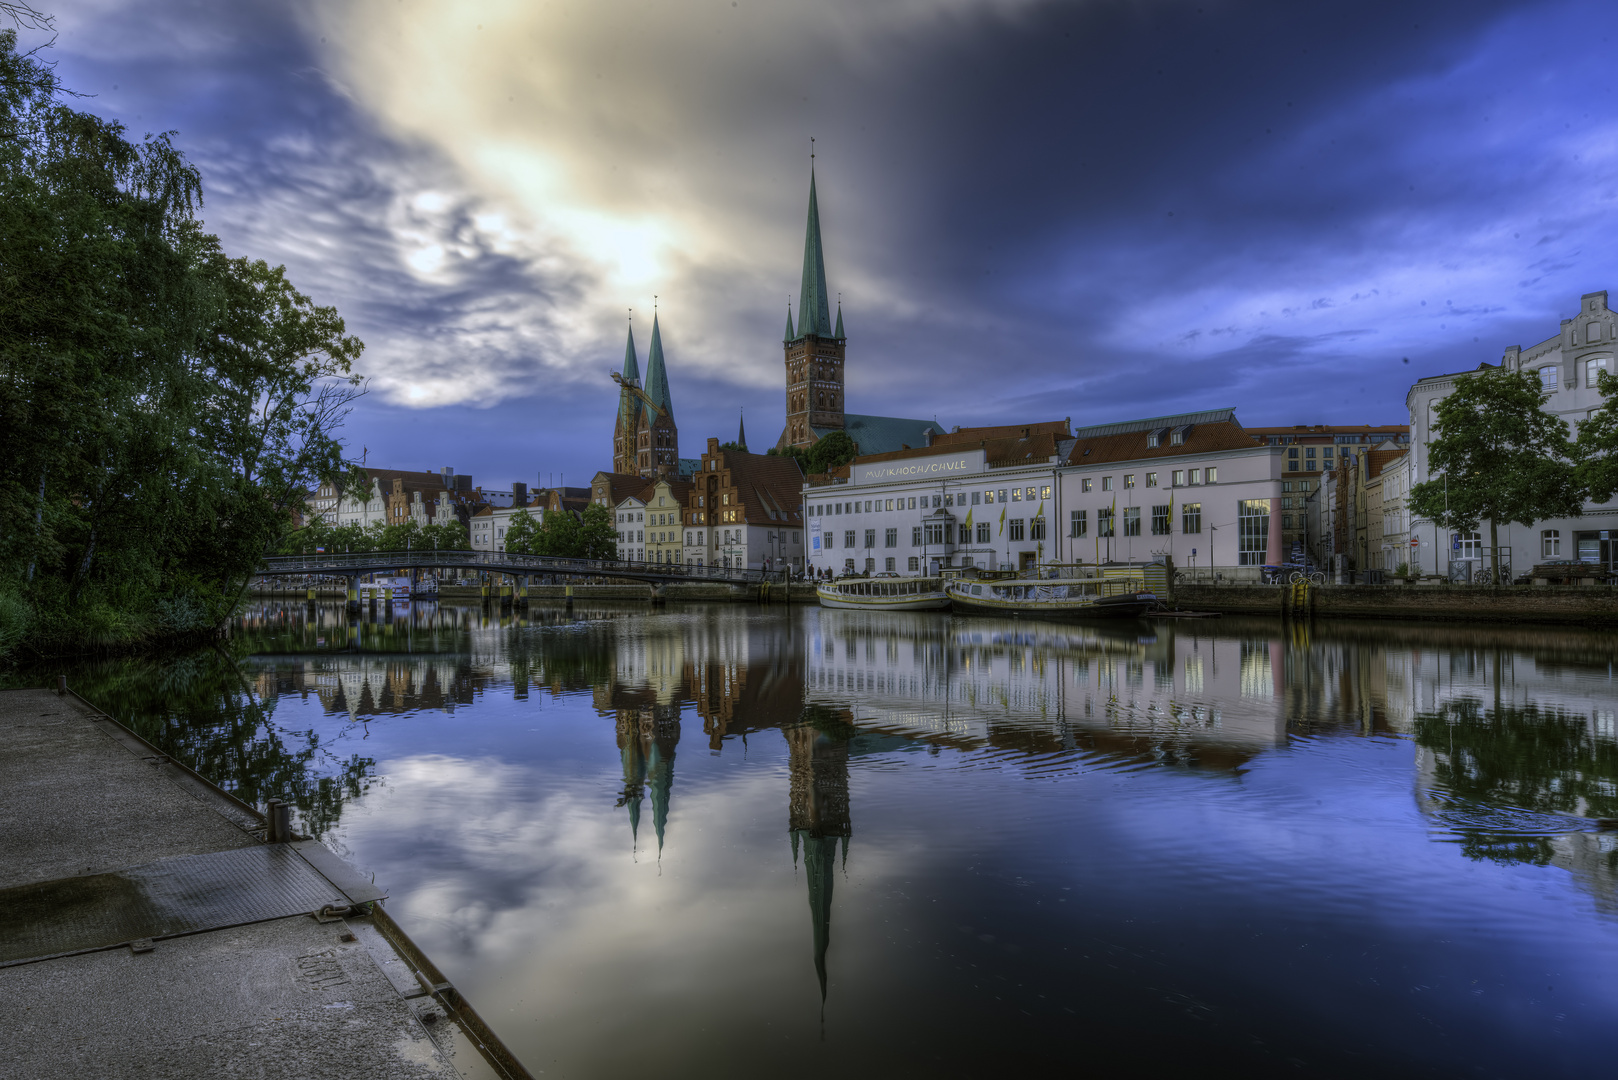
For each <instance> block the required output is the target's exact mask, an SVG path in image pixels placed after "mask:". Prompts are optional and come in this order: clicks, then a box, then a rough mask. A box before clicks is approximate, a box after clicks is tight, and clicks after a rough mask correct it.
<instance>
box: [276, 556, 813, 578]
mask: <svg viewBox="0 0 1618 1080" xmlns="http://www.w3.org/2000/svg"><path fill="white" fill-rule="evenodd" d="M402 568H410V569H439V570H487V571H490V572H493V573H503V574H563V575H566V576H569V577H629V578H639V579H642V580H644V579H663V580H688V581H708V582H735V583H738V584H758V583H759V582H763V581H778V580H780V578H781V576H782V572H781V571H764V570H752V569H747V568H744V567H733V566H699V565H696V564H695V563H645V562H630V561H628V560H625V559H568V558H559V557H556V556H553V555H517V554H513V553H508V552H503V551H439V550H431V549H429V550H414V549H413V550H409V551H366V552H348V553H341V554H337V553H333V554H319V555H276V556H271V557H269V558H266V559H265V560H264V561H263V563H262V564H261V565H260V567H259V573H260V574H348V573H373V572H376V571H381V570H388V569H402Z"/></svg>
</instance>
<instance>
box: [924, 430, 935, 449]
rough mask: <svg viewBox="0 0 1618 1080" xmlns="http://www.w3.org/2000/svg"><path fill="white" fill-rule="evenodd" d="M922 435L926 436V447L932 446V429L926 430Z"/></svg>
mask: <svg viewBox="0 0 1618 1080" xmlns="http://www.w3.org/2000/svg"><path fill="white" fill-rule="evenodd" d="M924 434H926V436H927V445H928V446H931V445H933V429H932V428H927V429H926V431H925V433H924Z"/></svg>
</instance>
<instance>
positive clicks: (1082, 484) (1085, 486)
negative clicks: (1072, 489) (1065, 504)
mask: <svg viewBox="0 0 1618 1080" xmlns="http://www.w3.org/2000/svg"><path fill="white" fill-rule="evenodd" d="M1079 490H1080V491H1089V490H1090V478H1089V477H1088V476H1086V477H1085V478H1084V479H1083V480H1080V481H1079Z"/></svg>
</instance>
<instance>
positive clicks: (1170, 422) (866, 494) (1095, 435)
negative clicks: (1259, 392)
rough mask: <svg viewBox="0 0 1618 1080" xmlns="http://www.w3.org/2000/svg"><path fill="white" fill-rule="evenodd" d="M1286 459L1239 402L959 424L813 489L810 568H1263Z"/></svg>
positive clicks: (1274, 538) (1274, 551) (854, 465)
mask: <svg viewBox="0 0 1618 1080" xmlns="http://www.w3.org/2000/svg"><path fill="white" fill-rule="evenodd" d="M1282 453H1283V451H1282V449H1281V448H1280V447H1275V446H1269V445H1266V444H1264V443H1262V442H1260V441H1259V440H1257V439H1255V438H1254V437H1252V436H1251V435H1249V434H1247V433H1246V432H1245V431H1243V429H1242V426H1241V424H1240V423H1238V422H1237V420H1236V416H1235V411H1234V410H1233V409H1215V410H1208V411H1204V412H1197V413H1185V414H1181V415H1178V416H1162V417H1154V418H1151V419H1145V420H1133V421H1128V422H1124V423H1117V424H1100V425H1095V426H1092V427H1085V428H1078V429H1074V428H1072V427H1071V425H1070V422H1069V421H1068V420H1060V421H1046V422H1043V423H1037V424H1028V425H1009V426H1003V427H978V428H956V429H955V430H953V431H951V432H948V433H946V434H939V435H936V436H934V437H933V438H932V440H931V442H930V443H929V444H928V445H926V446H920V447H914V448H905V449H901V450H896V451H892V452H889V453H884V454H871V455H866V456H862V457H857V458H855V459H854V460H853V462H851V463H850V464H849V465H848V466H847V467H846V468H845V469H840V470H838V471H837V472H836V473H835V474H833V475H832V476H830V477H828V478H827V479H826V480H825V481H822V482H819V483H809V484H806V485H805V486H804V496H803V498H804V505H805V508H806V514H805V520H806V523H807V527H808V531H809V536H810V542H809V563H810V566H811V568H812V569H814V570H816V571H821V572H824V571H828V570H829V571H831V572H832V573H834V574H846V573H867V572H868V573H885V572H892V573H897V574H901V575H915V574H936V573H938V572H939V571H940V570H942V569H948V568H961V567H988V568H996V569H1028V568H1031V567H1034V566H1037V565H1040V564H1046V563H1079V562H1083V563H1088V564H1098V563H1099V564H1106V563H1129V562H1135V563H1139V562H1150V561H1153V560H1155V559H1159V558H1162V557H1164V556H1168V557H1171V558H1173V560H1174V563H1175V565H1176V567H1178V568H1180V569H1191V568H1196V569H1200V570H1203V571H1208V572H1216V573H1219V574H1221V575H1222V576H1223V577H1225V578H1226V579H1241V578H1257V577H1258V576H1259V575H1260V573H1261V568H1262V567H1263V566H1265V565H1272V564H1276V563H1279V562H1280V561H1281V521H1280V518H1279V516H1278V511H1279V508H1280V492H1281V472H1282V467H1283V463H1282V457H1281V455H1282Z"/></svg>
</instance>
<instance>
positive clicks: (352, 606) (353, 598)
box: [345, 574, 360, 612]
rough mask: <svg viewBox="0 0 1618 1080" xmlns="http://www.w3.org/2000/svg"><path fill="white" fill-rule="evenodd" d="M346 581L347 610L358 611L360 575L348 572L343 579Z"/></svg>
mask: <svg viewBox="0 0 1618 1080" xmlns="http://www.w3.org/2000/svg"><path fill="white" fill-rule="evenodd" d="M345 580H347V582H348V610H350V611H353V612H358V611H359V609H360V576H359V575H358V574H349V575H348V577H347V578H346V579H345Z"/></svg>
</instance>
